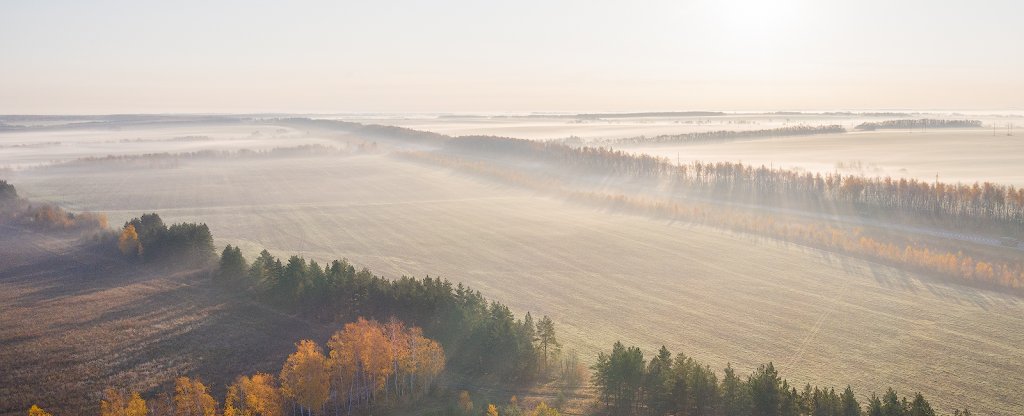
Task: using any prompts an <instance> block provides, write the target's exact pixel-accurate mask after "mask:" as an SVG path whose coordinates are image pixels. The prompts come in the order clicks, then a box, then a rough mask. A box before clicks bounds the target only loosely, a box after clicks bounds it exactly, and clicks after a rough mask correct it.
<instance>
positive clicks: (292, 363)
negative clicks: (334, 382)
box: [281, 339, 330, 410]
mask: <svg viewBox="0 0 1024 416" xmlns="http://www.w3.org/2000/svg"><path fill="white" fill-rule="evenodd" d="M281 389H282V391H283V392H284V394H285V396H287V397H288V398H290V399H292V400H293V401H295V403H296V404H298V405H299V406H301V407H302V408H305V409H309V410H314V409H321V408H322V407H323V405H324V403H325V402H327V394H328V392H329V389H330V375H329V374H328V372H327V358H326V357H324V353H323V351H322V350H321V349H320V346H319V345H316V343H315V342H313V341H310V340H308V339H304V340H302V341H299V343H297V344H295V352H294V353H292V355H289V356H288V360H287V361H285V363H284V367H283V368H282V369H281Z"/></svg>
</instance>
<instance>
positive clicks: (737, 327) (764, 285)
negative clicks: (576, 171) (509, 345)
mask: <svg viewBox="0 0 1024 416" xmlns="http://www.w3.org/2000/svg"><path fill="white" fill-rule="evenodd" d="M14 179H15V183H17V184H18V186H19V190H21V191H22V193H23V194H25V195H27V196H29V197H32V198H38V199H46V200H57V201H61V200H63V201H65V203H66V205H68V206H70V207H72V208H75V209H78V210H92V211H100V212H106V213H108V215H110V216H111V223H112V224H117V223H119V222H120V221H123V220H125V219H127V218H129V217H131V216H135V215H138V214H139V213H142V212H149V211H157V212H159V213H160V214H161V216H163V217H164V218H165V220H166V221H168V222H172V221H186V220H187V221H195V220H199V221H204V222H207V223H208V224H209V225H210V226H211V229H212V231H213V233H214V235H215V236H216V237H217V239H218V240H217V243H218V244H219V245H222V244H226V243H231V244H239V245H241V246H242V247H243V250H244V251H245V253H246V254H247V255H248V256H249V257H250V258H251V257H252V256H253V255H254V254H255V253H256V252H257V251H258V250H259V249H261V248H264V247H266V248H268V249H270V250H271V251H272V252H274V253H275V254H277V255H287V254H290V253H301V254H303V255H304V256H306V257H311V258H315V259H317V260H318V261H319V260H328V259H332V258H338V257H347V258H348V259H350V260H351V261H353V262H354V263H355V264H357V265H363V266H367V267H369V268H371V269H372V270H374V271H375V272H377V273H381V274H384V275H386V276H390V277H396V276H399V275H402V274H405V275H413V276H423V275H425V274H430V275H441V276H444V277H447V278H449V279H452V280H455V281H460V282H465V283H467V284H469V285H471V286H473V287H475V288H477V289H480V290H481V291H483V292H484V293H485V294H487V295H488V296H491V297H493V298H495V299H498V300H500V301H502V302H504V303H506V304H508V305H509V306H511V307H512V308H513V309H514V310H515V311H517V312H525V311H532V312H533V313H534V314H535V315H543V314H547V315H550V316H552V318H554V319H555V321H556V322H557V324H558V329H559V336H560V337H561V338H562V340H563V342H565V343H566V344H567V345H569V346H571V347H575V348H577V349H579V350H580V351H581V352H582V353H583V354H584V356H586V357H593V355H594V354H596V352H597V351H598V350H599V349H607V348H609V347H610V345H611V343H612V342H614V341H615V340H617V339H621V340H623V341H624V342H626V343H632V344H638V345H641V346H643V347H644V348H645V350H646V351H647V352H648V353H653V351H654V349H655V348H656V347H658V346H660V345H661V344H665V345H667V346H668V347H669V348H670V349H672V350H673V351H675V352H678V351H682V352H685V353H687V354H688V355H691V356H694V357H697V358H699V359H701V360H703V361H706V362H708V363H712V364H713V365H716V366H718V367H724V366H725V364H726V362H729V361H731V362H732V363H733V365H734V366H736V367H738V369H740V370H741V371H742V372H747V371H749V370H751V369H752V368H753V367H754V366H756V365H757V364H758V363H761V362H766V361H769V360H771V361H774V362H775V363H776V364H777V365H778V367H779V368H780V369H781V371H782V373H783V375H784V376H786V377H788V378H789V379H790V380H791V381H793V382H795V383H797V384H800V385H802V384H803V383H805V382H809V383H812V384H821V385H831V386H835V387H837V388H840V387H844V386H845V385H846V384H850V385H852V386H853V387H854V389H855V390H856V391H857V392H858V393H859V394H860V395H861V397H862V398H864V397H866V396H868V395H869V394H870V393H871V392H872V391H875V392H878V393H882V392H884V389H885V388H886V387H887V386H894V387H896V388H897V389H898V390H900V391H901V392H902V393H905V394H910V393H912V392H914V391H918V390H920V391H922V392H923V393H924V394H925V395H926V396H927V397H928V398H929V400H930V401H931V402H932V403H933V405H936V407H937V408H939V409H942V410H949V409H951V408H952V407H962V406H965V405H967V406H970V407H971V408H972V409H977V410H979V411H981V413H985V414H996V415H1011V414H1020V413H1022V412H1024V400H1022V399H1021V398H1020V396H1019V394H1018V393H1019V392H1018V391H1017V390H1018V388H1017V386H1019V385H1020V384H1021V383H1024V376H1022V375H1021V374H1024V351H1022V350H1021V349H1020V347H1019V346H1020V345H1022V342H1024V331H1022V329H1024V303H1022V301H1021V299H1019V298H1017V297H1013V296H1009V295H1000V294H996V293H993V292H988V291H984V290H978V289H971V288H964V287H961V286H955V285H950V284H945V283H936V282H935V281H934V280H932V279H929V278H926V277H922V276H918V275H915V274H910V273H905V272H901V271H899V270H896V269H893V268H890V267H884V266H880V265H876V264H872V263H869V262H864V261H859V260H854V259H850V258H846V257H842V256H837V255H831V254H828V253H824V252H821V251H817V250H811V249H807V248H804V247H799V246H793V245H787V244H784V243H779V242H775V241H770V240H762V239H758V238H753V237H749V236H743V235H733V234H729V233H724V232H722V231H719V230H714V229H708V228H703V227H696V226H691V225H687V224H681V223H672V222H668V221H664V220H655V219H649V218H644V217H640V216H634V215H628V214H623V213H617V212H609V211H606V210H599V209H593V208H587V207H581V206H577V205H573V204H570V203H567V202H565V201H562V200H558V199H553V198H549V197H544V196H540V195H537V194H534V193H530V192H526V191H523V190H518V189H514V188H510V187H506V186H500V185H495V184H492V183H489V182H484V181H480V180H476V179H473V178H469V177H464V176H461V175H459V174H456V173H454V172H451V171H447V170H443V169H437V168H432V167H427V166H422V165H416V164H412V163H409V162H403V161H398V160H396V159H393V158H391V157H388V156H383V155H378V156H354V157H344V158H309V159H303V160H301V161H296V160H288V159H281V160H273V161H261V162H258V163H253V162H244V161H231V162H189V163H187V164H183V165H181V166H179V167H177V168H175V169H153V170H135V171H131V172H125V171H119V170H107V171H103V170H93V171H82V172H67V171H61V170H58V169H53V170H39V171H33V172H25V173H21V174H18V175H17V177H15V178H14ZM112 190H113V191H112ZM11 302H13V300H5V301H4V302H3V303H4V304H10V303H11ZM26 313H28V312H26ZM177 313H183V312H180V311H178V312H177ZM293 338H295V337H288V338H287V339H281V340H280V341H279V342H281V343H282V344H284V345H290V343H291V342H293ZM200 339H201V338H198V337H197V338H196V341H195V342H199V340H200ZM199 374H200V375H202V372H200V373H199Z"/></svg>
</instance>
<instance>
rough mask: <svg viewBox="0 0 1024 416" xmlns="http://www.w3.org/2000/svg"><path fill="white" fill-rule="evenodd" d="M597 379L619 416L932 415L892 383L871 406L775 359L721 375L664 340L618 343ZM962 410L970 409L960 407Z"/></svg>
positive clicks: (597, 368)
mask: <svg viewBox="0 0 1024 416" xmlns="http://www.w3.org/2000/svg"><path fill="white" fill-rule="evenodd" d="M593 370H594V376H593V382H594V385H595V387H597V390H598V394H599V396H600V400H601V401H602V403H603V404H604V406H605V408H606V409H607V410H609V411H610V412H611V413H612V414H617V415H652V416H661V415H675V416H740V415H743V416H747V415H756V416H802V415H808V416H861V415H868V416H934V415H935V411H934V410H932V408H931V405H930V404H929V403H928V401H927V400H925V398H924V396H922V395H921V394H920V393H917V394H915V395H914V398H913V399H912V400H909V401H908V400H907V398H906V397H902V398H900V397H899V395H898V394H897V393H896V391H895V390H893V389H892V388H889V389H888V390H887V391H886V393H885V394H884V395H883V396H882V397H878V396H877V395H875V394H874V393H872V394H871V397H870V398H869V399H868V401H867V403H866V404H865V405H863V406H862V405H861V403H860V402H859V401H858V400H857V396H856V395H855V394H854V392H853V389H851V388H850V387H846V389H844V390H843V391H842V392H840V393H836V391H835V389H833V388H820V387H817V386H814V387H812V386H811V385H810V384H806V385H804V387H803V388H802V389H799V390H798V389H797V387H796V386H795V385H791V384H789V382H788V381H787V380H786V379H783V378H782V377H781V376H779V373H778V371H777V370H776V369H775V366H774V365H773V364H772V363H768V364H764V365H761V366H759V367H758V368H757V369H756V370H754V372H752V373H751V374H750V375H748V376H746V377H745V378H744V377H740V376H739V375H737V374H736V371H735V370H734V369H733V368H732V366H731V365H726V367H725V370H724V371H723V373H722V378H721V380H719V378H718V375H717V374H716V372H715V371H714V370H712V369H711V367H710V366H709V365H707V364H704V363H701V362H700V361H697V360H695V359H693V358H692V357H687V356H686V355H684V354H678V355H676V356H675V357H674V358H673V356H672V353H671V352H669V350H668V349H667V348H665V347H664V346H663V347H661V350H659V351H658V354H657V355H656V356H654V357H652V358H651V359H650V361H647V360H645V359H644V354H643V352H642V351H641V350H640V348H638V347H628V348H627V347H625V346H624V345H623V344H622V343H621V342H616V343H615V345H614V346H612V350H611V351H610V352H607V353H606V352H602V353H600V354H599V355H598V357H597V363H596V364H595V365H594V366H593ZM954 414H955V415H958V416H965V415H970V414H971V413H970V412H969V411H967V410H963V411H960V410H957V411H955V413H954Z"/></svg>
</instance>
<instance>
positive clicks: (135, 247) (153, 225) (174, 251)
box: [117, 213, 216, 265]
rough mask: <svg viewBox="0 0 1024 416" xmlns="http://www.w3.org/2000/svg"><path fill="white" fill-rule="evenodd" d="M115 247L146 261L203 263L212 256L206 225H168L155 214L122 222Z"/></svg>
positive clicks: (211, 241)
mask: <svg viewBox="0 0 1024 416" xmlns="http://www.w3.org/2000/svg"><path fill="white" fill-rule="evenodd" d="M117 248H118V250H119V251H120V252H121V254H123V255H124V256H126V257H128V258H132V259H141V260H143V261H146V262H174V263H176V264H180V263H184V264H190V265H203V264H206V263H209V262H211V261H212V260H213V259H214V258H215V256H216V254H215V252H214V246H213V235H212V234H210V228H209V227H207V226H206V224H197V223H177V224H172V225H171V226H170V227H168V226H167V225H165V224H164V221H163V220H162V219H161V218H160V216H159V215H157V214H156V213H152V214H144V215H142V216H141V217H138V218H133V219H131V220H130V221H128V222H126V223H125V224H124V227H123V228H122V229H121V234H120V236H119V237H118V240H117Z"/></svg>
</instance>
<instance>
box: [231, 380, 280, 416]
mask: <svg viewBox="0 0 1024 416" xmlns="http://www.w3.org/2000/svg"><path fill="white" fill-rule="evenodd" d="M283 414H284V399H283V397H281V390H280V389H278V388H277V387H276V386H275V385H274V376H272V375H270V374H264V373H256V374H254V375H252V377H246V376H238V378H237V379H235V383H234V384H232V385H231V386H230V387H228V394H227V397H225V399H224V416H255V415H261V416H280V415H283Z"/></svg>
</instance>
